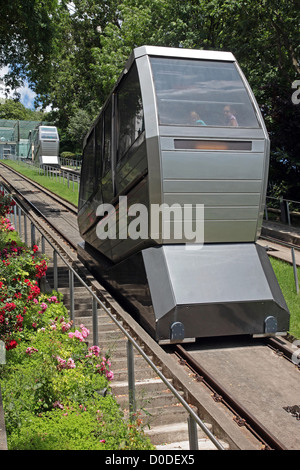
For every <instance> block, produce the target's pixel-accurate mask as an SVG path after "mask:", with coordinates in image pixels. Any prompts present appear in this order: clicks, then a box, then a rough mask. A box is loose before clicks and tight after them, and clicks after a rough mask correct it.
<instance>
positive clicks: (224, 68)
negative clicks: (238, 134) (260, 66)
mask: <svg viewBox="0 0 300 470" xmlns="http://www.w3.org/2000/svg"><path fill="white" fill-rule="evenodd" d="M150 61H151V66H152V73H153V79H154V85H155V91H156V99H157V106H158V114H159V123H160V124H161V125H180V126H185V125H186V126H217V127H256V128H257V127H259V122H258V119H257V116H256V113H255V111H254V107H253V105H252V103H251V101H250V97H249V95H248V92H247V90H246V88H245V85H244V83H243V81H242V78H241V76H240V75H239V73H238V70H237V68H236V67H235V64H234V63H232V62H214V61H210V60H194V59H173V58H162V57H151V58H150Z"/></svg>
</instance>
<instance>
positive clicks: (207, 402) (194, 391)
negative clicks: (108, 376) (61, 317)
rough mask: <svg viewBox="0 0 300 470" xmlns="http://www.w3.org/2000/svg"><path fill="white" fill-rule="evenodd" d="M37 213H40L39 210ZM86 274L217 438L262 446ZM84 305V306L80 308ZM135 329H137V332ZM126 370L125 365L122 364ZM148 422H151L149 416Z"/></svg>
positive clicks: (113, 345)
mask: <svg viewBox="0 0 300 470" xmlns="http://www.w3.org/2000/svg"><path fill="white" fill-rule="evenodd" d="M19 197H21V196H20V194H19ZM23 204H25V203H24V200H23ZM30 206H31V208H30V211H32V212H33V211H34V210H33V207H32V203H31V204H30ZM44 208H45V201H44ZM39 212H41V210H39ZM34 217H35V218H37V220H38V221H39V224H40V225H45V227H44V228H45V230H46V231H47V232H49V227H48V223H47V224H46V223H45V222H44V221H43V222H41V221H40V217H41V214H40V213H38V212H36V211H34ZM74 217H75V216H74ZM57 220H58V217H56V221H57ZM59 225H61V223H59ZM72 235H75V233H74V231H72ZM50 236H51V239H52V240H53V241H54V242H55V243H57V235H53V233H51V235H50ZM59 245H60V249H61V250H65V243H62V244H59ZM75 246H76V242H74V241H73V246H72V248H71V249H70V248H69V249H66V252H67V254H68V258H69V260H72V264H73V266H76V267H78V268H79V269H80V270H83V271H84V270H85V268H83V266H82V265H81V263H80V262H79V261H78V260H77V257H76V252H75V248H74V247H75ZM49 274H50V271H49ZM86 274H87V278H89V282H90V285H91V286H93V288H94V289H95V290H96V292H99V295H100V297H101V298H102V299H104V300H105V302H106V303H108V305H109V306H110V308H112V310H113V311H114V312H115V314H117V316H118V318H120V319H121V320H122V321H123V322H124V324H126V325H127V327H128V328H129V329H130V331H131V332H132V334H133V336H134V337H136V338H137V340H138V341H139V342H140V343H141V344H143V346H144V348H145V350H146V351H147V353H149V355H150V356H151V357H153V359H154V361H155V362H156V363H157V364H159V365H160V367H161V368H162V370H163V371H167V375H168V377H169V378H170V380H172V381H173V382H174V383H177V385H178V387H179V389H181V390H182V393H183V394H184V396H185V397H186V398H187V399H188V401H189V402H190V403H192V404H193V405H194V406H195V408H196V409H197V410H198V413H199V416H200V417H202V418H203V419H205V420H206V421H207V422H208V423H210V424H211V427H212V429H213V432H215V433H216V434H217V435H218V436H219V437H220V438H224V439H225V440H226V441H227V442H228V443H229V446H230V448H234V449H249V448H250V449H259V448H262V446H261V443H260V441H257V440H256V439H255V438H253V436H252V435H251V433H249V432H248V431H247V430H245V429H241V428H239V426H238V425H237V424H236V423H235V422H234V421H233V416H232V414H231V412H229V411H228V409H227V408H226V407H225V406H224V405H223V404H222V403H215V402H213V400H212V399H211V396H210V392H209V391H208V389H207V387H204V388H203V385H202V384H198V383H195V381H194V380H193V379H192V380H191V378H190V375H189V374H187V373H186V372H183V371H182V369H181V368H180V367H179V366H178V364H177V362H176V360H174V358H171V357H170V356H169V354H167V353H166V352H165V351H164V350H163V349H162V348H161V347H160V346H158V345H157V343H156V342H154V341H153V340H152V338H150V337H149V336H148V335H147V334H146V333H145V332H144V330H142V328H141V327H140V326H139V325H138V324H137V323H136V322H135V321H134V320H133V319H132V317H130V315H128V314H127V312H125V311H123V309H122V308H120V306H119V305H118V304H117V303H116V302H115V301H114V300H113V299H112V298H111V297H110V295H109V294H108V293H107V292H106V291H105V290H104V289H103V288H102V287H101V286H100V285H99V284H98V283H97V282H96V281H95V280H94V279H93V278H92V276H91V275H90V274H89V273H86ZM76 289H77V287H76ZM79 295H80V302H79V308H77V309H76V315H75V321H76V322H77V321H79V322H83V321H82V320H83V317H84V319H85V321H87V318H89V317H90V313H89V309H88V307H87V306H86V305H85V302H84V301H83V297H82V294H79ZM65 296H66V300H67V293H66V292H65ZM83 305H85V306H84V308H82V306H83ZM82 311H84V315H82ZM102 313H103V312H100V313H99V317H100V319H101V322H103V319H102V318H101V315H102ZM102 325H103V328H102ZM106 328H107V329H108V331H109V328H110V326H108V325H106V326H105V323H101V327H100V329H101V330H102V331H104V330H105V329H106ZM137 332H138V334H137ZM109 336H110V343H109V344H107V343H104V342H103V344H104V345H105V347H108V348H109V349H111V350H112V351H113V354H114V351H115V352H116V357H117V354H119V353H118V352H117V350H118V346H119V344H120V343H122V342H123V348H124V344H125V340H124V338H123V339H122V338H120V339H117V338H113V337H112V336H111V333H109ZM112 338H113V342H112ZM103 341H104V339H103ZM121 351H122V348H121ZM123 355H124V349H123V351H122V352H121V354H120V356H121V357H122V356H123ZM113 357H114V355H113ZM118 362H119V365H120V367H121V369H120V375H119V380H118V382H115V384H116V387H115V388H116V390H117V388H118V387H119V392H118V391H117V392H116V393H119V395H120V399H121V401H122V400H123V401H124V400H125V401H126V398H124V396H122V395H125V396H126V393H123V392H124V391H125V388H126V387H125V388H124V386H123V385H124V384H123V382H124V380H123V378H124V377H125V376H124V375H123V376H122V375H121V374H122V373H124V362H123V365H121V362H122V361H121V359H120V361H118ZM125 369H126V366H125ZM142 369H143V374H144V375H145V372H144V371H145V368H143V366H142ZM121 371H122V372H121ZM138 381H140V380H139V379H138ZM141 382H142V390H143V392H142V395H141V396H140V397H141V400H140V401H141V403H142V404H145V403H147V401H148V400H149V402H150V403H151V401H152V404H153V401H154V402H155V404H156V403H158V401H157V400H156V398H154V397H153V396H152V398H148V397H147V398H145V397H146V395H145V394H144V391H145V390H146V388H147V387H148V389H149V388H150V389H151V388H152V389H153V387H154V389H155V390H156V391H157V389H158V388H159V386H158V383H159V381H157V377H151V378H150V377H147V378H146V380H145V377H143V378H142V380H141ZM117 384H118V386H117ZM122 384H123V385H122ZM112 386H113V384H112ZM122 386H123V388H122ZM151 394H152V395H153V392H150V397H151ZM152 408H153V407H152ZM154 408H155V407H154ZM174 409H175V407H174V406H173V415H175V413H174ZM158 411H159V410H158ZM158 414H160V413H158ZM178 414H179V413H178ZM150 415H152V413H150ZM162 419H163V421H164V422H166V421H165V417H164V418H162ZM150 423H151V419H150ZM153 423H154V421H153ZM167 428H169V429H170V428H171V423H168V425H167ZM151 429H154V427H152V428H151ZM160 436H161V435H160ZM155 439H158V440H159V441H160V442H162V440H161V437H158V438H156V437H155Z"/></svg>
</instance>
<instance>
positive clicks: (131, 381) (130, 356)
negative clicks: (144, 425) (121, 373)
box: [127, 340, 136, 419]
mask: <svg viewBox="0 0 300 470" xmlns="http://www.w3.org/2000/svg"><path fill="white" fill-rule="evenodd" d="M127 369H128V392H129V413H130V419H131V418H132V414H133V413H135V411H136V403H135V378H134V351H133V345H132V343H131V342H130V341H129V340H128V341H127Z"/></svg>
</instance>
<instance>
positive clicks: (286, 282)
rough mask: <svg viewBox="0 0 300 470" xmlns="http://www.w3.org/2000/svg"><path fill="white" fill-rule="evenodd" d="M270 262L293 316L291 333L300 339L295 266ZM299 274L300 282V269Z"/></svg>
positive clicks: (299, 304) (277, 261)
mask: <svg viewBox="0 0 300 470" xmlns="http://www.w3.org/2000/svg"><path fill="white" fill-rule="evenodd" d="M270 261H271V264H272V267H273V269H274V272H275V274H276V277H277V280H278V283H279V285H280V288H281V290H282V293H283V296H284V298H285V301H286V303H287V306H288V308H289V311H290V314H291V319H290V330H289V333H290V334H291V335H292V336H294V337H295V338H300V294H297V292H296V285H295V279H294V271H293V266H292V265H290V264H289V263H286V262H284V261H281V260H279V259H276V258H272V257H271V258H270ZM297 272H298V280H299V279H300V268H299V267H298V268H297Z"/></svg>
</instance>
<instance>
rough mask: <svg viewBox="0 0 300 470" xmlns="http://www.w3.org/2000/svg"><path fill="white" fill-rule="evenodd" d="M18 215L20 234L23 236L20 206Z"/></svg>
mask: <svg viewBox="0 0 300 470" xmlns="http://www.w3.org/2000/svg"><path fill="white" fill-rule="evenodd" d="M18 216H19V236H20V238H22V209H21V207H20V206H18Z"/></svg>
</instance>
